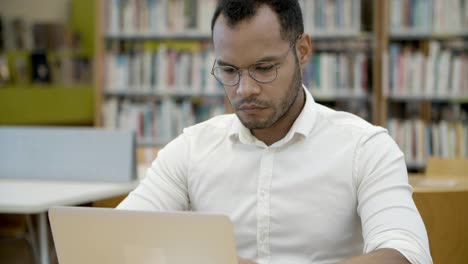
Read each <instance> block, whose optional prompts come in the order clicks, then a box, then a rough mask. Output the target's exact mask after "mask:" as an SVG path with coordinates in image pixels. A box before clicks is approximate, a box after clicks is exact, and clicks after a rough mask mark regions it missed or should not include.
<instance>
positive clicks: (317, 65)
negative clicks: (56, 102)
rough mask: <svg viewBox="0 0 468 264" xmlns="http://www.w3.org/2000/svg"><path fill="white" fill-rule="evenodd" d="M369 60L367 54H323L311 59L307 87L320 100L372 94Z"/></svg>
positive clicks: (307, 71)
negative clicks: (329, 97)
mask: <svg viewBox="0 0 468 264" xmlns="http://www.w3.org/2000/svg"><path fill="white" fill-rule="evenodd" d="M369 69H370V65H369V58H368V55H367V54H366V53H364V52H338V53H330V52H319V53H315V54H314V55H313V56H312V58H311V59H310V61H309V63H308V65H307V67H306V69H305V71H304V75H303V78H304V79H303V81H304V83H305V84H306V85H307V86H308V87H309V89H311V91H312V92H313V94H314V95H316V96H317V97H321V96H323V97H327V96H353V95H354V96H362V95H366V94H368V91H369V87H370V83H369Z"/></svg>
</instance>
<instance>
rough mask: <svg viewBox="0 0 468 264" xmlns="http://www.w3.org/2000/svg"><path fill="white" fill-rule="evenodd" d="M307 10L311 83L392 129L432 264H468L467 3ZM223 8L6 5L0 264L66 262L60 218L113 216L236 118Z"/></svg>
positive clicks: (1, 46)
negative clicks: (224, 74) (220, 33)
mask: <svg viewBox="0 0 468 264" xmlns="http://www.w3.org/2000/svg"><path fill="white" fill-rule="evenodd" d="M298 2H299V4H300V7H301V9H302V17H303V22H304V33H305V34H307V35H309V36H310V39H311V43H312V55H311V57H310V60H309V62H308V63H307V65H306V66H305V68H304V70H303V71H302V72H301V73H302V82H303V84H304V87H305V88H306V89H307V90H308V91H309V92H310V94H311V95H312V96H313V99H314V101H315V102H317V103H319V104H321V105H324V106H326V107H329V108H331V109H334V110H338V111H346V112H350V113H352V114H354V115H357V116H359V117H360V118H362V119H364V120H365V121H367V122H369V123H370V124H372V125H375V126H380V127H383V128H385V129H386V131H387V132H388V134H389V135H390V136H391V137H392V138H393V140H394V141H395V142H396V144H397V145H398V147H399V148H400V150H401V152H402V153H403V154H404V160H405V163H406V168H407V172H408V182H409V184H410V185H411V186H412V188H413V199H414V203H415V204H416V207H417V209H418V211H419V213H420V214H421V217H422V219H423V222H424V225H425V227H426V230H427V235H428V240H429V247H430V254H431V256H432V259H433V262H434V263H436V264H452V263H454V264H463V263H468V224H467V223H468V0H299V1H298ZM216 5H217V0H41V1H36V0H1V1H0V263H5V264H8V263H19V264H21V263H43V264H45V263H58V259H57V252H56V247H55V245H54V238H53V235H52V233H51V230H50V226H49V224H50V223H49V219H48V215H47V213H48V209H49V208H51V207H54V206H87V207H99V208H100V207H106V208H115V207H116V206H117V205H118V204H119V203H120V202H121V201H122V200H123V199H124V198H125V197H126V196H127V195H128V193H129V192H131V191H132V190H133V189H134V188H135V187H136V183H138V182H139V181H141V180H143V179H144V178H145V177H146V173H147V170H148V168H150V167H151V166H154V164H155V163H153V161H154V159H155V158H156V156H157V154H158V151H159V150H160V149H163V148H164V146H165V145H167V144H168V143H169V142H171V141H172V140H173V139H175V138H177V137H178V136H179V135H180V134H181V133H183V131H184V128H186V127H190V126H192V125H195V124H198V123H200V122H204V121H206V120H208V119H210V118H212V117H215V116H218V115H224V114H230V113H233V109H232V106H231V105H230V101H229V98H228V97H227V95H226V93H225V88H224V87H223V85H222V84H220V83H219V82H218V81H217V80H216V78H214V76H212V72H213V67H214V66H213V63H214V62H215V61H216V55H215V52H214V49H213V40H212V30H211V27H212V25H211V18H212V16H213V12H214V10H215V8H216ZM240 74H242V72H240ZM249 74H250V69H249ZM246 76H247V74H244V75H242V77H241V78H246ZM251 76H252V75H251ZM252 77H253V76H252ZM311 162H312V164H313V161H311ZM152 164H153V165H152ZM233 166H237V165H233ZM312 166H314V165H312ZM336 166H340V165H339V164H337V165H336ZM292 174H294V172H292ZM265 263H268V262H265ZM310 263H312V262H310Z"/></svg>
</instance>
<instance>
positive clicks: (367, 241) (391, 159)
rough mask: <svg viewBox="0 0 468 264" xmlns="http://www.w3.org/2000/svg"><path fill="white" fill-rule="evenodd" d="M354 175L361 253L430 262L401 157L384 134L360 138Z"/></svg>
mask: <svg viewBox="0 0 468 264" xmlns="http://www.w3.org/2000/svg"><path fill="white" fill-rule="evenodd" d="M354 173H355V179H356V183H357V199H358V209H357V210H358V214H359V215H360V217H361V221H362V233H363V238H364V252H363V253H364V254H366V253H369V252H372V251H374V250H377V249H382V248H391V249H395V250H397V251H399V252H400V253H401V254H402V255H403V256H405V257H406V258H407V259H408V261H409V262H411V263H413V264H428V263H432V259H431V256H430V251H429V242H428V238H427V233H426V229H425V226H424V223H423V221H422V218H421V215H420V214H419V212H418V210H417V208H416V206H415V204H414V201H413V198H412V193H413V189H412V187H411V186H410V185H409V183H408V173H407V170H406V165H405V159H404V155H403V153H402V152H401V151H400V149H399V148H398V146H397V145H396V143H395V142H394V141H393V139H392V138H391V137H390V136H389V135H388V134H387V133H386V131H384V130H381V131H378V132H375V133H371V134H369V135H367V136H364V137H363V138H362V140H361V142H360V144H359V146H358V147H357V151H356V159H355V170H354Z"/></svg>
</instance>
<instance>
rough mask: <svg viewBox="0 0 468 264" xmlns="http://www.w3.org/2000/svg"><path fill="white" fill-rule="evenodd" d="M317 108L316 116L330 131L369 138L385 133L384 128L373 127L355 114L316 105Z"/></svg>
mask: <svg viewBox="0 0 468 264" xmlns="http://www.w3.org/2000/svg"><path fill="white" fill-rule="evenodd" d="M317 106H318V109H317V110H318V114H319V116H320V119H321V121H322V122H323V125H325V126H330V128H332V129H333V128H336V129H337V130H338V131H342V132H343V133H349V134H350V135H354V136H357V137H361V136H363V135H367V136H371V135H373V134H378V133H381V132H384V131H386V130H385V129H384V128H382V127H379V126H375V125H373V124H371V123H369V122H368V121H366V120H364V119H363V118H362V117H359V116H357V115H355V114H352V113H349V112H345V111H337V110H333V109H330V108H328V107H326V106H323V105H320V104H317Z"/></svg>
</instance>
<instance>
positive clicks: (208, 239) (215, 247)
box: [49, 207, 237, 264]
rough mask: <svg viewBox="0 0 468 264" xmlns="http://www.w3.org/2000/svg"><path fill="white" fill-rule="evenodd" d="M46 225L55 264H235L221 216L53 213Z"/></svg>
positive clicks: (229, 235) (92, 211)
mask: <svg viewBox="0 0 468 264" xmlns="http://www.w3.org/2000/svg"><path fill="white" fill-rule="evenodd" d="M49 219H50V224H51V228H52V235H53V239H54V243H55V247H56V250H57V256H58V260H59V263H60V264H74V263H80V264H81V263H88V264H93V263H113V264H130V263H132V264H134V263H138V264H147V263H148V264H149V263H151V264H187V263H190V264H220V263H223V264H237V255H236V246H235V241H234V234H233V225H232V223H231V221H230V220H229V218H228V217H227V216H222V215H209V214H200V213H194V212H174V213H166V212H143V211H128V210H116V209H110V208H88V207H54V208H51V209H50V210H49Z"/></svg>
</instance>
